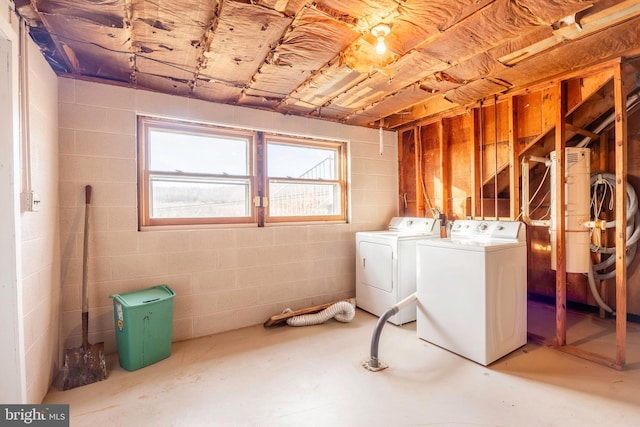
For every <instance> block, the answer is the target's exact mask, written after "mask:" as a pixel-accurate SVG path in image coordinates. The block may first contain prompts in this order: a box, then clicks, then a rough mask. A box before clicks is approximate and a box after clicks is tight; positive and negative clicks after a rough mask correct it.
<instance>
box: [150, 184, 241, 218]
mask: <svg viewBox="0 0 640 427" xmlns="http://www.w3.org/2000/svg"><path fill="white" fill-rule="evenodd" d="M249 194H250V193H249V183H248V182H244V181H239V180H238V181H222V180H215V181H214V180H198V179H192V180H189V179H181V180H176V179H169V178H163V177H151V206H150V216H151V217H152V218H213V217H216V218H217V217H241V216H250V212H249V209H250V206H249V202H250V199H251V198H250V196H249Z"/></svg>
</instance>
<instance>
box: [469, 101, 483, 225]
mask: <svg viewBox="0 0 640 427" xmlns="http://www.w3.org/2000/svg"><path fill="white" fill-rule="evenodd" d="M480 108H482V107H480ZM471 111H472V123H473V131H472V135H473V154H472V157H473V158H472V159H471V191H472V192H473V193H472V195H471V216H472V217H473V218H476V217H479V216H480V215H481V212H482V208H481V206H482V198H481V196H480V188H481V187H482V181H481V179H480V168H481V167H482V163H481V160H480V150H482V141H481V140H480V126H482V123H480V109H479V108H474V109H473V110H471Z"/></svg>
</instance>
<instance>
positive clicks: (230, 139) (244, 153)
mask: <svg viewBox="0 0 640 427" xmlns="http://www.w3.org/2000/svg"><path fill="white" fill-rule="evenodd" d="M138 139H139V144H138V145H139V212H140V225H141V227H145V226H162V225H192V224H239V223H257V224H258V225H259V226H263V225H264V224H265V223H270V222H273V223H276V222H296V221H344V220H345V219H346V178H345V177H346V161H345V157H346V154H345V143H344V142H335V141H323V140H315V139H307V138H298V137H291V136H284V135H276V134H267V133H263V132H257V131H248V130H238V129H230V128H222V127H216V126H209V125H203V124H195V123H186V122H180V121H173V120H167V119H157V118H151V117H144V116H141V117H139V123H138Z"/></svg>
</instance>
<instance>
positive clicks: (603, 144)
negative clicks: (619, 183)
mask: <svg viewBox="0 0 640 427" xmlns="http://www.w3.org/2000/svg"><path fill="white" fill-rule="evenodd" d="M608 156H609V143H608V138H607V132H602V133H601V134H600V152H599V156H598V170H599V171H606V170H607V165H608V163H609V162H608V161H607V159H608ZM596 219H599V218H596ZM602 219H608V218H606V217H605V218H602ZM595 233H598V236H600V241H599V242H598V244H599V245H600V246H605V247H608V246H609V245H608V241H609V240H608V237H607V231H606V229H605V230H603V231H598V230H595V231H594V234H595ZM596 258H597V261H598V263H600V262H602V255H601V254H597V255H596ZM599 285H600V286H599V288H600V296H601V297H602V300H603V301H604V302H605V304H609V298H608V295H607V281H606V280H600V283H599ZM598 312H599V315H600V317H601V318H603V319H604V318H605V317H606V313H607V312H606V311H605V309H604V308H602V307H601V308H600V309H599V310H598Z"/></svg>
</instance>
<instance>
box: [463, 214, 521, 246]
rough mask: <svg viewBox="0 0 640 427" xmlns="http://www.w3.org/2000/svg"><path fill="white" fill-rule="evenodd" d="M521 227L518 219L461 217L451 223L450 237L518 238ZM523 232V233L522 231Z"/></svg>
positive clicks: (482, 238)
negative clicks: (497, 219)
mask: <svg viewBox="0 0 640 427" xmlns="http://www.w3.org/2000/svg"><path fill="white" fill-rule="evenodd" d="M521 227H522V228H524V227H523V225H522V223H520V222H518V221H496V220H475V219H461V220H457V221H455V222H454V223H453V226H452V227H451V237H452V238H453V237H455V238H467V239H481V240H485V239H507V240H516V241H517V240H518V239H519V238H521V236H520V234H521V233H520V231H521ZM523 234H524V233H523Z"/></svg>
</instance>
